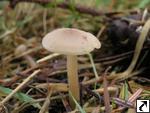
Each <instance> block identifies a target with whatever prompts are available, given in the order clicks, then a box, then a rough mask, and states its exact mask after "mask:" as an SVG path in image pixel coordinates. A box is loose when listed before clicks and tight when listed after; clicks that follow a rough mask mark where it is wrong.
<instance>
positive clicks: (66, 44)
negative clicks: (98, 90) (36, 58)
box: [42, 28, 101, 55]
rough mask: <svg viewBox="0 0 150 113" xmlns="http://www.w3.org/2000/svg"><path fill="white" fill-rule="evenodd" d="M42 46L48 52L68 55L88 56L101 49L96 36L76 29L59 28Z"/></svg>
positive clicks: (46, 38) (43, 41) (50, 34)
mask: <svg viewBox="0 0 150 113" xmlns="http://www.w3.org/2000/svg"><path fill="white" fill-rule="evenodd" d="M42 45H43V47H44V48H45V49H47V50H48V51H51V52H56V53H61V54H66V55H83V54H88V53H90V52H91V51H93V50H94V49H95V48H97V49H98V48H100V47H101V43H100V42H99V40H98V39H97V38H96V37H95V36H94V35H92V34H91V33H89V32H85V31H82V30H78V29H74V28H59V29H56V30H54V31H52V32H50V33H48V34H47V35H46V36H45V37H44V38H43V40H42Z"/></svg>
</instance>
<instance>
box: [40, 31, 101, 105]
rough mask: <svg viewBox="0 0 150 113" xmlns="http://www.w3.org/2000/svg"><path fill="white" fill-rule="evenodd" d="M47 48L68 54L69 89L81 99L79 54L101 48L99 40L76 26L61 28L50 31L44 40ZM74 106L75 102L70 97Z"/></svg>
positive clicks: (78, 99)
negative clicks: (75, 27)
mask: <svg viewBox="0 0 150 113" xmlns="http://www.w3.org/2000/svg"><path fill="white" fill-rule="evenodd" d="M42 45H43V47H44V48H45V49H47V50H48V51H51V52H56V53H60V54H64V55H67V75H68V84H69V91H70V92H71V93H72V96H73V97H74V98H75V99H76V100H77V102H79V101H80V88H79V78H78V63H77V55H84V54H89V53H90V52H91V51H93V50H94V49H95V48H97V49H98V48H100V47H101V43H100V42H99V40H98V39H97V38H96V37H95V36H94V35H92V34H91V33H89V32H85V31H82V30H78V29H74V28H59V29H56V30H54V31H52V32H50V33H48V34H47V35H46V36H45V37H44V38H43V40H42ZM69 101H70V104H71V106H72V107H75V104H74V102H73V100H72V99H71V97H70V98H69Z"/></svg>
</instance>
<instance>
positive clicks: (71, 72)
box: [67, 55, 80, 108]
mask: <svg viewBox="0 0 150 113" xmlns="http://www.w3.org/2000/svg"><path fill="white" fill-rule="evenodd" d="M67 74H68V84H69V91H70V92H71V93H72V96H73V97H74V98H75V99H76V100H77V102H79V101H80V88H79V77H78V63H77V56H76V55H68V56H67ZM69 101H70V105H71V106H72V108H75V103H74V102H73V99H72V98H71V96H70V97H69Z"/></svg>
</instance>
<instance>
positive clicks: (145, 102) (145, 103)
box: [139, 101, 147, 111]
mask: <svg viewBox="0 0 150 113" xmlns="http://www.w3.org/2000/svg"><path fill="white" fill-rule="evenodd" d="M141 102H143V104H142V105H141V106H140V107H139V110H140V111H143V109H142V108H143V106H144V105H145V106H146V107H147V101H141Z"/></svg>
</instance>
